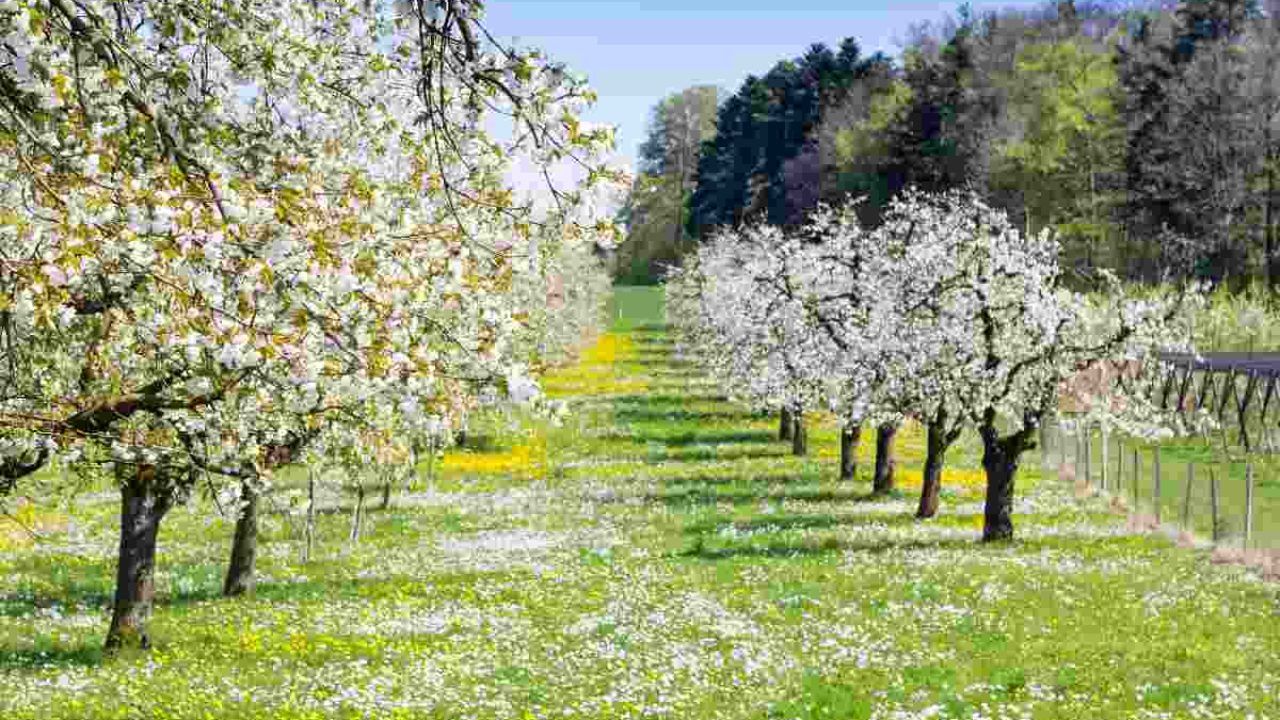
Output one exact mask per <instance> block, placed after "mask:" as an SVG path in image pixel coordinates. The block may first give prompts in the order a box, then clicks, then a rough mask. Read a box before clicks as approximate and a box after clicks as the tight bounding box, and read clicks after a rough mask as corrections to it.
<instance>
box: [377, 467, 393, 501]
mask: <svg viewBox="0 0 1280 720" xmlns="http://www.w3.org/2000/svg"><path fill="white" fill-rule="evenodd" d="M385 472H386V475H384V476H383V482H382V505H381V506H380V508H379V509H381V510H386V509H387V508H389V507H391V471H390V470H387V471H385Z"/></svg>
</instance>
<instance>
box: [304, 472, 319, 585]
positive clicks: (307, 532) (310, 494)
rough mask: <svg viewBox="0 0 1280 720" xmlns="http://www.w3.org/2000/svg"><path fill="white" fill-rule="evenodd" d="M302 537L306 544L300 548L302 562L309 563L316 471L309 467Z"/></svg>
mask: <svg viewBox="0 0 1280 720" xmlns="http://www.w3.org/2000/svg"><path fill="white" fill-rule="evenodd" d="M303 535H304V536H305V541H306V542H305V544H304V545H303V547H302V562H310V560H311V550H312V547H313V546H314V545H315V541H316V471H315V468H310V467H309V468H307V525H306V528H305V529H304V530H303Z"/></svg>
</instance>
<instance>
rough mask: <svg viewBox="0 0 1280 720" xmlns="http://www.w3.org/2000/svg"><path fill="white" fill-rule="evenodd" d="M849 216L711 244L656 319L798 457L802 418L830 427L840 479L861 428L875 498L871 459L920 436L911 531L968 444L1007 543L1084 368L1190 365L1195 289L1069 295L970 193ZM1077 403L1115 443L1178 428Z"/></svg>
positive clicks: (993, 529) (827, 215) (907, 200)
mask: <svg viewBox="0 0 1280 720" xmlns="http://www.w3.org/2000/svg"><path fill="white" fill-rule="evenodd" d="M858 209H859V208H858V205H857V203H850V204H847V205H844V206H840V207H836V208H832V207H822V208H820V209H819V210H818V211H817V212H816V213H815V214H813V215H812V216H811V217H810V218H809V219H808V220H807V221H806V222H805V223H804V224H803V225H801V226H799V227H797V228H795V229H794V230H784V229H782V228H779V227H777V226H770V225H763V224H762V225H749V226H746V227H744V228H741V229H739V230H725V231H721V232H719V233H718V234H716V235H713V236H712V237H711V238H710V239H709V240H708V241H707V242H705V243H704V244H703V245H702V246H701V247H700V248H699V250H698V253H697V256H696V259H694V260H693V261H692V262H687V263H686V266H685V268H683V269H682V270H680V271H679V272H676V273H674V274H673V275H672V277H671V278H670V279H669V281H668V286H667V287H668V297H669V304H670V306H671V312H672V315H673V319H674V320H675V322H676V323H677V326H678V328H679V331H680V334H681V338H682V342H683V343H684V345H685V346H686V347H687V348H688V350H689V352H690V354H691V355H692V356H694V357H695V358H697V359H698V361H700V362H701V363H702V364H704V365H705V366H706V367H707V368H708V369H709V370H710V371H711V372H712V373H713V374H714V375H715V376H717V377H718V378H720V379H721V381H722V382H723V384H724V385H725V386H726V387H727V388H728V389H730V390H731V391H732V392H733V393H734V394H736V395H737V396H739V397H742V398H744V399H746V400H747V401H748V402H751V403H753V404H754V405H756V406H757V407H763V408H769V409H773V410H777V411H780V412H781V413H782V414H783V418H784V419H783V425H784V429H785V427H786V425H788V424H792V425H793V426H794V432H795V433H796V434H797V436H796V438H795V444H796V449H797V450H798V451H799V450H802V449H803V444H804V439H803V432H804V425H803V420H802V418H803V413H804V412H805V411H807V410H812V409H823V410H829V411H831V412H834V413H835V414H836V416H837V417H838V419H839V421H840V424H841V427H842V432H841V437H842V442H841V455H842V459H841V470H842V474H843V475H844V476H845V477H849V476H851V475H852V470H853V458H854V457H855V454H856V447H855V446H856V443H857V442H858V438H859V437H860V435H861V430H862V427H863V426H868V427H876V428H877V429H878V433H879V436H878V442H877V450H878V453H877V455H878V458H877V470H876V473H875V486H876V490H879V491H883V490H885V489H887V488H886V487H885V485H884V480H885V476H886V473H887V472H888V468H886V467H885V465H886V463H885V462H884V459H883V458H884V452H883V451H884V449H885V448H886V447H888V446H889V445H890V444H891V443H892V434H893V432H894V431H895V428H896V427H897V426H898V425H899V424H900V423H901V422H902V421H903V419H904V418H906V417H913V418H915V419H918V420H919V421H920V422H922V423H923V424H924V425H925V426H926V427H927V455H926V459H925V466H924V473H923V480H924V482H923V487H922V491H921V498H920V505H919V510H918V513H917V514H918V516H920V517H931V516H932V515H934V514H935V513H936V512H937V510H938V498H939V489H940V481H941V476H942V468H943V465H944V464H945V462H946V453H947V450H948V448H949V447H951V445H952V444H953V443H955V441H956V440H957V439H958V438H959V436H960V434H961V432H962V431H963V430H964V429H965V428H966V427H969V428H973V429H976V431H977V433H978V434H979V436H980V437H981V439H982V447H983V457H982V465H983V469H984V471H985V474H986V480H987V484H986V502H985V517H984V526H983V538H984V539H985V540H1004V539H1008V538H1011V537H1012V536H1013V519H1012V513H1013V507H1014V505H1013V498H1014V485H1015V478H1016V475H1017V470H1018V463H1019V460H1020V458H1021V457H1022V455H1023V453H1024V452H1025V451H1027V450H1029V449H1031V448H1033V447H1034V446H1035V443H1036V442H1037V436H1038V430H1039V429H1040V428H1041V426H1042V424H1043V423H1044V422H1045V421H1046V419H1048V418H1050V417H1051V416H1053V415H1054V414H1055V413H1057V412H1058V409H1059V403H1060V399H1061V396H1062V394H1063V393H1064V392H1065V391H1067V389H1068V387H1067V386H1068V383H1067V382H1066V381H1068V379H1070V378H1072V377H1073V376H1075V375H1076V373H1077V372H1079V371H1080V370H1082V369H1084V368H1088V367H1098V368H1100V369H1103V370H1105V371H1106V372H1105V373H1104V376H1106V377H1110V378H1114V377H1115V376H1116V375H1118V374H1121V373H1127V374H1130V375H1136V374H1140V373H1141V371H1142V370H1143V369H1144V368H1147V369H1149V368H1151V367H1153V366H1154V365H1155V364H1158V363H1159V354H1160V353H1161V352H1167V351H1179V352H1193V351H1194V348H1193V346H1192V345H1193V343H1192V337H1193V332H1192V331H1193V327H1194V318H1195V315H1196V313H1197V311H1198V310H1199V309H1200V308H1202V307H1203V306H1204V304H1205V303H1204V301H1203V299H1204V296H1203V294H1202V293H1200V292H1199V290H1198V288H1194V287H1181V288H1173V287H1163V288H1158V289H1149V288H1148V289H1145V290H1143V291H1141V292H1138V291H1135V290H1134V289H1132V288H1126V287H1125V286H1124V285H1122V284H1121V283H1120V282H1119V281H1118V280H1117V279H1116V278H1115V277H1114V276H1111V275H1109V274H1107V273H1106V272H1100V273H1099V275H1098V276H1096V277H1094V278H1090V280H1091V282H1092V283H1093V285H1094V286H1095V288H1096V289H1095V290H1093V291H1091V292H1088V293H1083V292H1078V291H1074V290H1072V289H1071V288H1070V285H1071V283H1069V282H1068V280H1069V276H1068V274H1067V273H1066V272H1064V270H1063V268H1062V267H1061V266H1060V265H1059V261H1058V258H1059V252H1060V247H1059V244H1058V241H1057V240H1056V239H1055V237H1054V236H1053V235H1052V234H1051V233H1050V232H1048V231H1045V232H1042V233H1040V234H1038V235H1033V236H1028V235H1024V234H1022V233H1021V232H1019V230H1018V229H1017V228H1016V227H1014V226H1013V225H1011V224H1010V222H1009V220H1008V218H1007V217H1006V215H1005V214H1004V213H1003V212H1002V211H999V210H996V209H993V208H991V207H990V206H988V205H987V204H985V203H984V202H983V201H982V200H981V199H979V198H978V197H977V196H975V195H972V194H967V193H962V192H948V193H940V194H928V193H924V192H919V191H914V190H913V191H907V192H905V193H903V194H902V195H900V196H899V197H898V198H896V199H895V200H893V201H891V202H890V204H889V206H888V210H887V212H886V213H885V215H884V217H883V220H882V222H881V223H880V224H878V225H876V226H875V227H867V226H865V225H864V224H863V223H861V222H860V220H859V217H858V213H857V211H858ZM1136 386H1137V384H1130V385H1129V387H1136ZM1085 394H1086V395H1088V397H1087V398H1086V400H1087V401H1088V406H1089V408H1090V412H1091V413H1092V415H1093V416H1094V419H1105V420H1106V421H1108V422H1111V423H1113V424H1118V425H1119V426H1120V427H1123V428H1124V429H1125V430H1126V431H1128V432H1131V433H1135V434H1143V435H1154V436H1159V435H1163V434H1167V433H1170V432H1178V431H1182V430H1186V429H1187V428H1186V427H1185V426H1186V421H1185V420H1184V419H1182V418H1180V417H1177V416H1169V415H1168V414H1167V413H1162V412H1160V411H1159V409H1158V408H1156V407H1155V406H1153V405H1152V403H1150V402H1149V401H1148V400H1146V399H1145V397H1144V396H1143V395H1142V394H1141V393H1137V392H1127V391H1126V390H1125V389H1124V388H1123V387H1122V386H1121V385H1120V384H1118V383H1105V384H1101V385H1097V386H1096V387H1093V388H1091V389H1090V390H1089V392H1087V393H1085ZM1192 419H1193V420H1195V421H1197V422H1199V421H1200V420H1201V418H1200V417H1199V416H1196V415H1193V416H1192Z"/></svg>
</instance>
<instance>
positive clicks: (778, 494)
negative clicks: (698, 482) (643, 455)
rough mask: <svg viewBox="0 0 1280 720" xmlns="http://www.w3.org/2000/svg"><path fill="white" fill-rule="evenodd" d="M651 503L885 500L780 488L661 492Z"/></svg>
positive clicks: (844, 491) (826, 490) (833, 490)
mask: <svg viewBox="0 0 1280 720" xmlns="http://www.w3.org/2000/svg"><path fill="white" fill-rule="evenodd" d="M644 498H645V500H647V501H649V502H658V503H664V504H666V505H669V506H689V505H718V504H720V503H728V504H730V505H750V504H753V503H758V502H761V501H764V500H774V501H779V500H803V501H805V502H831V503H846V502H878V501H882V500H885V499H886V496H884V495H874V494H868V493H866V492H862V491H858V490H853V489H843V488H819V487H806V488H779V489H773V490H769V491H761V490H759V489H756V488H750V487H747V488H741V489H738V488H728V489H724V490H702V489H698V488H690V489H688V490H683V491H681V490H676V491H659V492H656V493H649V494H647V495H645V496H644Z"/></svg>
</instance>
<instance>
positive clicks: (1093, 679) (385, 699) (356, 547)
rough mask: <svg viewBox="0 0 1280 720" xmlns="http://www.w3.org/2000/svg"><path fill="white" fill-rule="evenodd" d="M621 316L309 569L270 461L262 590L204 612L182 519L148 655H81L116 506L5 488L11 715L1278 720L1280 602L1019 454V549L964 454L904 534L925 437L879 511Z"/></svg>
mask: <svg viewBox="0 0 1280 720" xmlns="http://www.w3.org/2000/svg"><path fill="white" fill-rule="evenodd" d="M611 313H612V316H613V326H612V329H611V330H610V331H609V332H608V333H606V334H604V335H603V336H601V337H600V338H599V340H598V342H597V343H596V344H595V345H593V346H592V347H590V348H587V349H586V350H585V351H584V352H583V353H582V356H581V357H580V358H579V360H578V361H577V362H576V363H573V364H571V365H568V366H566V367H563V368H560V369H557V370H555V371H553V372H552V373H551V374H550V375H549V376H548V377H547V378H546V379H545V382H544V387H545V389H546V390H547V392H548V393H549V394H550V395H551V396H553V397H556V398H559V399H563V400H565V401H566V402H567V403H568V404H569V407H570V412H569V413H568V415H567V416H566V419H565V420H564V421H563V422H562V423H561V424H559V425H555V424H553V423H551V422H549V421H545V420H536V419H532V418H527V417H520V416H518V415H514V414H513V415H502V416H495V417H492V418H489V419H488V420H487V421H486V424H485V425H484V427H483V431H482V432H479V433H478V435H479V436H480V437H482V438H483V442H480V443H477V446H478V447H481V448H483V449H479V450H451V451H450V452H448V453H446V454H445V455H444V457H443V458H441V459H438V460H433V461H430V462H429V463H428V462H427V461H424V463H423V465H422V467H421V468H420V471H421V472H420V473H419V479H418V481H417V482H416V483H415V484H414V485H413V486H412V487H410V488H408V489H407V490H405V491H400V490H399V489H398V490H397V492H396V493H395V494H394V495H393V497H392V501H391V504H390V506H389V507H387V508H385V509H384V508H379V506H378V502H377V500H376V498H375V500H374V502H373V506H372V507H371V509H370V511H369V514H368V518H367V521H366V526H365V532H364V535H363V536H362V537H361V538H360V540H359V541H358V542H352V541H350V540H349V526H350V507H351V502H352V501H351V498H350V496H349V495H348V494H343V493H339V492H336V491H329V492H328V493H327V494H326V495H325V496H324V497H323V498H322V504H321V506H322V512H321V513H320V515H319V518H318V521H317V524H318V525H317V537H318V540H317V544H316V546H315V549H314V550H313V552H312V554H311V557H310V560H309V561H306V562H303V561H302V560H301V556H302V545H303V540H302V533H301V526H300V521H299V514H298V508H299V502H300V498H301V497H302V495H301V494H302V492H303V490H302V489H301V486H300V484H299V482H300V480H299V478H297V477H295V476H290V475H287V474H286V476H285V477H284V478H282V479H281V481H280V485H281V487H280V490H279V492H278V493H277V494H276V495H275V497H273V498H272V500H271V502H270V503H269V505H268V506H269V507H271V508H272V511H271V512H270V513H268V514H267V515H266V516H265V517H264V518H263V524H262V531H261V532H262V547H261V548H260V553H259V564H258V586H257V590H256V592H255V593H254V594H253V595H252V596H251V597H246V598H241V599H236V600H224V599H221V598H220V597H218V594H219V590H220V587H221V579H222V573H223V570H224V564H225V560H226V557H225V556H226V554H227V552H228V548H229V544H230V538H231V531H232V526H233V521H232V519H231V518H229V517H225V516H223V515H222V514H221V513H220V511H219V508H218V505H217V503H216V502H215V500H216V499H217V498H216V497H214V496H209V495H207V494H198V495H197V496H196V497H195V498H193V499H192V501H191V502H190V504H189V505H188V506H186V507H181V508H179V509H177V510H175V511H174V512H173V513H171V514H170V516H169V517H168V518H166V520H165V524H164V526H163V528H162V530H161V536H160V551H159V569H158V572H157V588H158V593H159V600H158V603H157V607H156V610H155V614H154V617H153V620H152V636H153V641H154V644H155V647H154V648H153V649H152V650H151V651H149V652H143V653H135V654H125V655H122V656H119V657H114V658H104V657H103V655H102V653H101V651H100V648H101V646H102V641H103V637H104V634H105V631H106V626H107V620H108V612H107V607H108V604H109V602H110V597H111V592H112V587H113V580H114V569H115V568H114V564H115V560H114V552H115V544H116V530H117V524H118V519H117V511H118V499H117V497H116V496H115V494H114V493H113V492H111V491H110V489H109V488H101V489H99V490H98V491H96V492H86V493H84V494H81V495H80V496H78V497H75V498H72V499H66V498H64V499H60V500H58V501H57V502H41V501H39V500H37V501H36V502H34V503H24V504H23V506H22V507H21V508H20V509H18V510H17V511H16V512H17V513H22V514H23V518H24V525H26V526H28V527H30V528H32V529H34V530H36V531H37V532H38V533H39V535H40V537H39V538H38V539H36V538H32V537H31V535H30V534H29V533H26V532H25V531H24V530H22V529H21V528H20V527H19V526H17V525H16V524H15V523H14V522H12V521H8V524H5V525H0V717H3V718H5V719H6V720H62V719H65V720H72V719H76V720H79V719H81V718H227V719H231V718H237V719H238V718H329V717H337V718H439V719H445V718H476V719H486V720H487V719H490V718H510V719H513V720H525V719H529V718H602V719H608V718H642V717H663V718H678V719H681V720H698V719H709V718H759V719H761V720H763V719H766V718H779V719H781V718H797V719H799V718H806V719H807V718H832V719H837V718H838V719H849V718H856V719H868V718H875V719H876V720H913V719H920V720H923V719H925V718H966V719H972V720H979V719H983V720H994V719H996V718H1007V719H1009V720H1024V719H1025V720H1047V719H1050V718H1063V719H1066V718H1071V719H1072V720H1074V719H1076V718H1091V719H1093V718H1098V719H1121V718H1152V719H1155V718H1222V719H1223V720H1227V719H1233V720H1234V719H1243V718H1254V719H1255V720H1262V718H1273V719H1275V720H1280V588H1277V586H1276V585H1274V584H1269V583H1266V582H1264V581H1262V580H1260V579H1259V578H1258V577H1256V576H1255V575H1254V574H1253V573H1252V572H1251V571H1249V570H1247V569H1243V568H1240V567H1234V566H1220V565H1213V564H1211V563H1210V562H1208V559H1207V557H1206V555H1205V554H1204V553H1203V552H1198V551H1193V550H1188V549H1183V548H1178V547H1175V546H1174V545H1173V544H1172V542H1171V541H1169V540H1168V539H1166V538H1163V537H1159V536H1150V535H1143V534H1135V533H1133V532H1131V531H1129V530H1128V529H1127V528H1126V524H1125V522H1124V519H1123V518H1122V517H1121V516H1119V515H1117V514H1115V513H1114V512H1112V511H1111V509H1110V508H1109V507H1108V506H1107V505H1106V504H1105V503H1104V502H1103V501H1102V500H1099V499H1097V498H1085V499H1079V498H1077V497H1076V493H1075V492H1074V489H1073V488H1072V487H1070V486H1069V485H1067V484H1064V483H1060V482H1058V481H1057V480H1056V479H1049V478H1047V477H1045V478H1041V477H1040V475H1039V467H1040V463H1039V456H1038V455H1036V456H1034V457H1032V456H1028V457H1027V458H1026V459H1025V461H1024V463H1023V470H1022V471H1021V474H1020V477H1019V499H1018V504H1017V514H1016V516H1015V523H1016V528H1017V530H1016V532H1017V535H1018V539H1017V540H1016V541H1015V542H1014V543H1012V544H1007V545H993V546H984V545H980V544H979V543H978V542H977V541H978V538H979V535H980V530H981V522H982V518H981V496H982V482H983V480H982V475H981V472H980V469H979V468H978V454H979V450H978V447H977V443H976V439H975V438H973V437H966V438H964V439H963V440H962V442H961V443H960V446H959V447H957V448H956V449H955V450H954V451H953V453H952V455H951V457H950V459H951V466H950V467H948V469H947V471H946V473H945V474H944V484H945V489H944V494H943V509H942V512H941V513H940V516H939V517H938V518H936V519H934V520H930V521H926V522H918V521H915V520H914V519H912V517H911V516H912V513H913V511H914V508H915V497H914V492H913V488H918V487H919V482H920V480H919V478H920V465H921V462H922V458H923V433H922V432H921V430H920V429H919V428H918V427H912V426H909V427H907V428H906V429H904V431H903V432H902V433H901V434H900V442H899V486H900V488H901V494H900V495H896V496H891V497H872V496H871V495H870V486H869V482H868V480H869V475H868V471H869V465H870V459H871V458H870V451H871V445H872V443H871V442H870V436H869V435H868V437H867V438H866V439H865V440H864V443H863V447H862V452H861V458H860V464H859V472H858V477H857V479H856V480H855V481H854V482H838V481H837V480H836V479H835V478H836V475H837V473H836V465H837V462H838V459H837V457H836V454H837V438H836V428H835V425H834V423H833V422H831V420H830V419H829V418H815V419H814V425H813V427H812V428H811V431H810V433H811V434H810V449H811V454H810V456H808V457H804V458H796V457H792V456H790V455H789V454H788V453H789V444H787V443H782V442H779V441H778V440H777V439H776V425H777V419H776V418H774V417H770V416H765V415H760V414H757V413H753V412H751V411H750V410H748V409H746V408H744V407H743V406H741V405H738V404H735V403H733V402H731V401H730V400H729V399H728V398H727V397H726V395H725V393H724V389H723V388H719V387H717V386H716V385H715V384H713V383H711V382H710V381H709V380H708V379H707V378H705V377H704V376H703V375H701V374H700V373H699V372H698V371H697V369H696V368H695V367H693V366H692V365H691V364H690V363H689V362H688V361H687V359H685V358H681V357H679V356H678V354H677V351H676V348H675V346H674V343H673V341H672V339H671V338H670V336H669V335H668V333H667V332H666V330H665V326H664V324H663V315H662V304H661V291H660V290H657V289H649V288H645V289H640V288H621V289H619V290H618V292H617V295H616V298H615V301H614V303H613V306H612V307H611ZM428 465H430V467H429V468H428ZM374 495H375V496H376V493H374ZM0 522H4V521H0Z"/></svg>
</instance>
